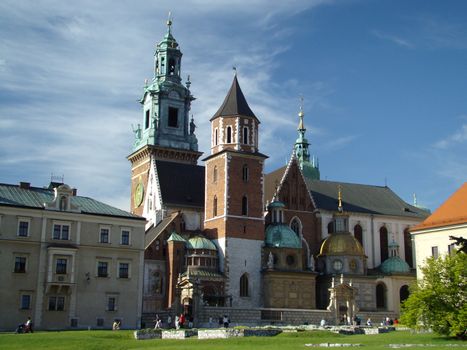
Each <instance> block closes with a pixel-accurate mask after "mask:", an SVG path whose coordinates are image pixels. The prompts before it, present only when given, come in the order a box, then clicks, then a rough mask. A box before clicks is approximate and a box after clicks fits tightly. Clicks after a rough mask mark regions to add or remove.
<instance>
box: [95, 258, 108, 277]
mask: <svg viewBox="0 0 467 350" xmlns="http://www.w3.org/2000/svg"><path fill="white" fill-rule="evenodd" d="M108 275H109V263H108V262H106V261H99V262H98V263H97V277H108Z"/></svg>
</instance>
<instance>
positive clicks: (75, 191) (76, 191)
mask: <svg viewBox="0 0 467 350" xmlns="http://www.w3.org/2000/svg"><path fill="white" fill-rule="evenodd" d="M77 193H78V190H77V189H76V188H73V196H74V197H76V194H77Z"/></svg>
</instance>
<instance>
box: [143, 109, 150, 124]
mask: <svg viewBox="0 0 467 350" xmlns="http://www.w3.org/2000/svg"><path fill="white" fill-rule="evenodd" d="M149 113H150V112H149V109H148V110H147V111H146V114H145V116H144V128H145V129H148V128H149V122H150V119H149Z"/></svg>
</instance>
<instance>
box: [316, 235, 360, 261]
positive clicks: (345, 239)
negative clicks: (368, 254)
mask: <svg viewBox="0 0 467 350" xmlns="http://www.w3.org/2000/svg"><path fill="white" fill-rule="evenodd" d="M320 255H358V256H364V255H365V250H364V249H363V247H362V245H361V244H360V242H359V241H358V240H357V239H356V238H355V237H354V236H352V235H351V234H350V233H333V234H331V235H330V236H329V237H328V238H326V239H325V240H324V242H323V244H322V245H321V250H320Z"/></svg>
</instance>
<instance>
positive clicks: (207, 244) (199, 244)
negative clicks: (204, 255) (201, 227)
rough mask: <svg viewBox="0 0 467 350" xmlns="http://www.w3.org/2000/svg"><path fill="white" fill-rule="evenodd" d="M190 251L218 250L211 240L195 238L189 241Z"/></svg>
mask: <svg viewBox="0 0 467 350" xmlns="http://www.w3.org/2000/svg"><path fill="white" fill-rule="evenodd" d="M187 248H188V249H206V250H216V251H217V248H216V246H215V244H214V243H212V242H211V241H210V240H209V239H207V238H205V237H202V236H195V237H192V238H190V239H189V240H188V244H187Z"/></svg>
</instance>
